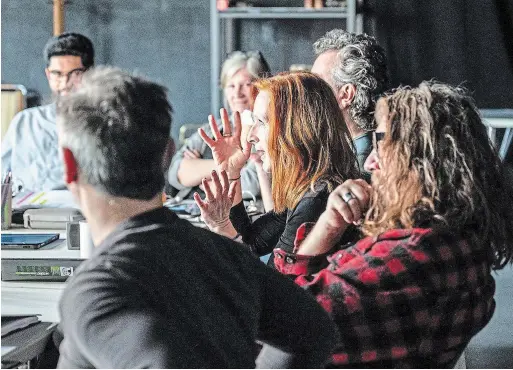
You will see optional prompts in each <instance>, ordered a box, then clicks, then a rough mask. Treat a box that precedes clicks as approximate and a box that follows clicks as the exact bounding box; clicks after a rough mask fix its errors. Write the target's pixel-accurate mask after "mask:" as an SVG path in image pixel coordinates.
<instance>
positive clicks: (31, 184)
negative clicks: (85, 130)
mask: <svg viewBox="0 0 513 370" xmlns="http://www.w3.org/2000/svg"><path fill="white" fill-rule="evenodd" d="M9 168H10V169H11V171H12V176H13V181H14V183H15V184H16V185H18V184H19V185H22V186H23V189H24V190H32V191H47V190H53V189H61V188H65V184H64V166H63V163H62V159H61V157H60V154H59V146H58V141H57V126H56V111H55V104H49V105H43V106H40V107H35V108H29V109H25V110H23V111H21V112H19V113H18V114H17V115H16V116H14V118H13V120H12V122H11V124H10V125H9V129H8V130H7V133H6V135H5V137H4V138H3V140H2V171H4V172H5V171H7V170H8V169H9Z"/></svg>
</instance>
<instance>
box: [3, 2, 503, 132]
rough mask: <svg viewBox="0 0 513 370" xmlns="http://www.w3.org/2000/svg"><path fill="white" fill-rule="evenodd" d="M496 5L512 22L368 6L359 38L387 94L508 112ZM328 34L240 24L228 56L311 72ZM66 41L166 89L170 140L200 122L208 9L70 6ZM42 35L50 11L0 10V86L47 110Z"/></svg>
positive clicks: (312, 27)
mask: <svg viewBox="0 0 513 370" xmlns="http://www.w3.org/2000/svg"><path fill="white" fill-rule="evenodd" d="M262 1H263V0H262ZM266 1H267V0H266ZM276 1H279V3H280V4H279V5H297V4H298V3H299V4H301V3H302V0H301V1H299V0H276ZM267 2H268V3H271V0H269V1H267ZM496 3H502V5H501V7H502V10H501V11H502V12H503V13H504V14H506V15H507V16H508V17H511V14H513V13H512V10H513V6H511V4H512V1H511V0H503V1H495V2H494V1H492V0H484V1H483V0H451V1H447V0H422V1H419V0H394V1H382V0H368V1H366V3H365V4H366V5H365V12H366V18H365V19H366V21H365V30H366V31H367V32H368V33H371V34H374V35H376V36H377V37H378V39H379V41H380V42H381V43H382V45H383V46H384V47H385V48H386V49H387V53H388V57H389V61H390V71H391V77H392V81H393V84H394V85H398V84H400V83H404V84H413V85H414V84H418V83H419V82H420V81H422V80H423V79H429V78H433V77H436V78H438V79H439V80H442V81H446V82H451V83H455V84H459V83H462V82H465V83H466V85H467V86H468V87H469V88H471V89H472V90H473V91H474V94H475V97H476V100H477V101H478V104H480V105H481V106H482V107H484V108H504V107H513V72H512V70H513V68H512V64H511V63H512V62H511V61H510V60H509V59H508V53H507V50H508V42H506V41H505V40H504V32H503V31H504V27H501V23H500V19H499V17H498V16H497V5H496ZM509 19H511V18H509ZM335 27H341V28H344V27H345V24H344V21H339V20H316V21H315V20H304V21H300V20H244V21H241V22H238V23H237V25H236V27H235V29H236V32H237V34H238V38H237V47H239V48H241V49H245V50H251V49H260V50H262V51H263V52H264V55H265V56H266V58H267V59H268V61H269V64H270V65H271V68H272V69H273V71H280V70H285V69H288V67H289V66H290V64H293V63H308V64H311V63H312V62H313V55H312V48H311V44H312V42H313V41H314V40H316V39H317V38H318V37H320V36H321V35H323V34H324V33H325V32H326V31H328V30H329V29H332V28H335ZM66 31H76V32H80V33H83V34H85V35H87V36H88V37H90V38H91V40H92V41H93V43H94V45H95V48H96V53H97V57H96V62H97V64H112V65H117V66H120V67H122V68H127V69H135V70H137V71H139V72H141V73H143V74H145V75H147V76H148V77H149V78H151V79H154V80H157V81H159V82H160V83H162V84H164V85H165V86H167V87H168V88H169V90H170V100H171V102H172V104H173V106H174V108H175V115H174V117H175V125H174V130H173V136H175V137H176V134H177V131H178V127H179V125H181V124H183V123H190V122H204V121H206V117H207V114H209V113H210V112H209V105H210V104H209V102H210V91H209V76H210V69H209V55H210V51H209V47H210V45H209V1H208V0H74V1H72V2H71V4H69V5H67V7H66ZM51 33H52V5H51V4H50V2H49V1H47V0H3V1H2V43H1V48H2V83H21V84H23V85H25V86H26V87H27V88H30V89H33V90H35V91H37V92H39V93H40V94H41V95H42V96H43V99H44V100H48V98H49V96H48V94H49V89H48V86H47V83H46V79H45V76H44V71H43V68H44V63H43V59H42V49H43V46H44V44H45V43H46V41H47V39H48V38H49V37H50V36H51ZM511 44H512V41H511V39H510V40H509V45H510V46H509V47H510V48H511Z"/></svg>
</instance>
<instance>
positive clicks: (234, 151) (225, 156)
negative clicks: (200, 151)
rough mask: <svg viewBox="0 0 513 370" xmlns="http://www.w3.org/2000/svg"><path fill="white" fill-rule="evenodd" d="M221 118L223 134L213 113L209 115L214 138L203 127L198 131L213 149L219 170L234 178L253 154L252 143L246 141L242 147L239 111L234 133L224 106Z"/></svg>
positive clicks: (235, 120) (236, 114)
mask: <svg viewBox="0 0 513 370" xmlns="http://www.w3.org/2000/svg"><path fill="white" fill-rule="evenodd" d="M221 120H222V121H223V134H222V135H221V132H220V131H219V128H218V127H217V123H216V120H215V119H214V117H213V116H212V115H210V116H208V122H209V124H210V128H211V129H212V133H213V134H214V138H213V139H212V138H210V137H209V136H208V135H207V134H206V133H205V131H204V130H203V129H202V128H200V129H198V133H199V135H200V136H201V138H202V139H203V141H205V143H206V144H207V145H208V146H209V147H210V149H212V156H213V157H214V160H215V162H216V164H217V166H218V168H219V170H224V171H226V172H227V173H228V174H229V175H230V176H231V178H233V176H237V177H238V176H239V173H240V171H241V169H242V167H244V165H245V164H246V161H247V160H248V158H249V155H250V154H251V144H250V143H246V145H245V147H244V148H243V147H241V141H240V134H241V122H240V115H239V112H235V114H234V132H233V134H232V127H231V124H230V119H229V118H228V112H227V111H226V109H224V108H222V109H221Z"/></svg>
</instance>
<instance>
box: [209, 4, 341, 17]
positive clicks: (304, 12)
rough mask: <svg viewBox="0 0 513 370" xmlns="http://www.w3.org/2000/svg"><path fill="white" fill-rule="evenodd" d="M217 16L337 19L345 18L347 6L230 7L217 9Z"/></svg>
mask: <svg viewBox="0 0 513 370" xmlns="http://www.w3.org/2000/svg"><path fill="white" fill-rule="evenodd" d="M218 14H219V18H222V19H255V18H270V19H285V18H288V19H323V18H324V19H337V18H347V17H348V13H347V8H346V7H339V8H322V9H309V8H300V7H296V8H293V7H288V8H281V7H274V8H272V7H269V8H257V7H247V8H230V9H228V10H223V11H219V12H218Z"/></svg>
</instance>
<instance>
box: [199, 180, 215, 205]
mask: <svg viewBox="0 0 513 370" xmlns="http://www.w3.org/2000/svg"><path fill="white" fill-rule="evenodd" d="M201 183H202V184H203V191H204V192H205V200H206V201H207V202H211V201H212V200H213V199H214V194H212V190H211V189H210V184H209V181H208V180H207V179H206V178H203V180H201Z"/></svg>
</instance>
